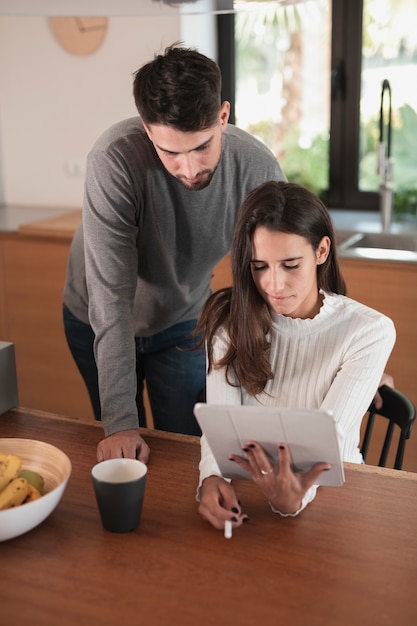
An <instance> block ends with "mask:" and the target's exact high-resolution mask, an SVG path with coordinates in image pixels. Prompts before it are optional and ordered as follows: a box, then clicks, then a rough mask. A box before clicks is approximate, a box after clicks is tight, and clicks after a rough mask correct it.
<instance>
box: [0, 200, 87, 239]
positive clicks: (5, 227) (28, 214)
mask: <svg viewBox="0 0 417 626" xmlns="http://www.w3.org/2000/svg"><path fill="white" fill-rule="evenodd" d="M74 215H78V216H79V217H81V209H74V208H70V207H68V208H54V207H36V206H0V233H17V232H18V231H19V230H20V229H21V228H22V227H25V226H27V225H29V224H36V223H38V222H44V223H45V222H48V221H49V220H51V224H55V225H58V222H57V220H59V219H60V218H61V217H62V216H64V217H68V216H70V217H73V216H74ZM48 230H50V228H49V229H48V228H47V231H48Z"/></svg>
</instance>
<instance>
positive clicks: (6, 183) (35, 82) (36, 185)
mask: <svg viewBox="0 0 417 626" xmlns="http://www.w3.org/2000/svg"><path fill="white" fill-rule="evenodd" d="M190 20H191V22H190ZM193 20H195V22H194V27H193V23H192V21H193ZM201 20H203V22H202V21H201ZM202 28H203V30H204V36H203V37H199V32H200V33H202ZM210 33H211V35H210ZM213 33H214V26H213V18H212V17H209V16H207V15H206V16H205V17H204V18H202V17H201V15H200V16H194V17H193V16H188V17H187V18H186V21H185V22H184V18H181V15H180V13H178V12H176V13H175V14H174V15H157V16H155V15H151V16H141V17H135V16H134V17H110V18H109V28H108V32H107V36H106V39H105V41H104V44H103V45H102V47H101V48H100V49H99V50H98V51H97V52H95V53H93V54H92V55H90V56H88V57H76V56H72V55H70V54H69V53H67V52H66V51H65V50H63V49H62V48H61V47H60V46H59V45H58V43H57V42H56V41H55V39H54V38H53V36H52V34H51V32H50V31H49V26H48V22H47V18H46V17H27V16H25V17H23V16H3V17H2V16H0V205H1V204H7V205H37V206H46V207H80V206H81V203H82V195H83V176H82V169H83V164H84V162H85V157H86V155H87V153H88V151H89V149H90V147H91V145H92V144H93V142H94V141H95V139H96V138H97V136H98V135H99V134H100V133H101V132H102V131H103V130H105V129H106V128H107V127H108V126H110V125H111V124H113V123H114V122H117V121H118V120H120V119H123V118H125V117H130V116H132V115H137V111H136V108H135V106H134V102H133V96H132V74H133V72H134V71H135V70H136V69H138V67H140V66H141V65H142V64H143V63H145V62H147V61H148V60H150V59H151V58H152V57H153V55H154V53H155V52H159V51H160V50H162V49H163V48H164V47H165V46H167V45H169V44H171V43H173V42H174V41H178V40H183V41H184V42H185V44H186V45H190V46H196V47H197V48H198V49H200V50H201V52H203V53H204V54H208V55H209V56H212V57H213V58H214V53H213V50H214V49H215V46H214V40H213ZM74 170H75V172H74ZM77 170H78V171H77ZM71 173H72V175H71ZM74 173H75V174H76V175H74ZM77 174H78V175H77ZM80 174H81V175H80Z"/></svg>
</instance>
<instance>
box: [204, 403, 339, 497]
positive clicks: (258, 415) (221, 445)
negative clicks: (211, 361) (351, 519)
mask: <svg viewBox="0 0 417 626" xmlns="http://www.w3.org/2000/svg"><path fill="white" fill-rule="evenodd" d="M194 414H195V416H196V419H197V421H198V423H199V424H200V428H201V430H202V431H203V433H204V435H205V436H206V438H207V442H208V444H209V446H210V448H211V451H212V452H213V455H214V457H215V459H216V461H217V464H218V466H219V468H220V471H221V473H222V475H223V476H224V477H225V478H232V479H237V478H246V479H250V478H251V477H250V475H249V474H248V473H247V472H245V471H244V470H243V469H241V468H240V467H239V466H238V465H237V464H236V463H234V462H233V461H230V460H229V456H230V454H238V455H240V456H244V455H245V453H244V452H243V450H242V446H244V445H246V443H247V442H248V441H250V440H252V441H257V442H258V443H259V444H260V445H261V446H262V447H263V448H264V449H265V451H266V452H267V453H268V454H269V455H270V457H271V459H272V462H276V461H277V458H278V449H277V444H278V443H280V442H283V443H286V444H287V445H288V446H289V449H290V452H291V457H292V462H293V467H294V469H295V470H296V471H301V472H303V471H307V470H309V469H310V468H311V467H312V466H313V465H314V464H315V463H319V462H325V463H330V464H331V466H332V467H331V469H330V470H329V471H327V472H323V473H322V475H321V476H320V477H319V479H318V480H317V484H318V485H328V486H338V485H342V484H343V483H344V480H345V478H344V472H343V463H342V460H341V456H340V450H339V442H338V438H337V430H336V423H335V421H334V418H333V416H332V414H331V413H330V412H327V411H321V410H314V409H311V410H310V409H281V408H278V407H265V406H225V405H217V404H203V403H197V404H196V405H195V406H194Z"/></svg>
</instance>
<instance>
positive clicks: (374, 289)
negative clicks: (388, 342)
mask: <svg viewBox="0 0 417 626" xmlns="http://www.w3.org/2000/svg"><path fill="white" fill-rule="evenodd" d="M341 266H342V271H343V275H344V277H345V280H346V282H347V286H348V295H349V296H350V297H351V298H354V299H355V300H359V302H363V303H364V304H367V305H368V306H370V307H372V308H373V309H376V310H377V311H381V312H382V313H385V315H387V316H388V317H390V318H391V319H392V320H393V322H394V324H395V328H396V331H397V339H396V343H395V346H394V349H393V351H392V353H391V356H390V359H389V361H388V364H387V367H386V371H387V372H388V373H390V374H391V375H392V376H393V377H394V381H395V385H396V387H398V389H400V390H401V391H402V392H403V393H405V394H406V395H407V396H408V397H409V398H410V399H411V400H412V401H413V403H414V404H415V405H416V406H417V385H416V382H417V264H413V263H395V262H388V261H367V260H359V259H341Z"/></svg>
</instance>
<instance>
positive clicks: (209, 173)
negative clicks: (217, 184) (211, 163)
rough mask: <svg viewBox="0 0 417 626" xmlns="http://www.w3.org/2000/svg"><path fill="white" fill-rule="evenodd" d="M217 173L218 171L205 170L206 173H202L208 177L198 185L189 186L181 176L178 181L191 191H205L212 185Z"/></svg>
mask: <svg viewBox="0 0 417 626" xmlns="http://www.w3.org/2000/svg"><path fill="white" fill-rule="evenodd" d="M215 171H216V170H205V171H204V172H202V174H203V175H207V177H205V178H203V180H201V181H199V182H198V183H192V184H189V183H187V181H186V180H185V179H184V178H183V177H180V176H178V177H177V179H178V180H179V181H180V183H182V184H183V185H184V187H185V188H186V189H188V190H189V191H200V189H204V188H205V187H207V185H209V184H210V182H211V179H212V178H213V175H214V172H215Z"/></svg>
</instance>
